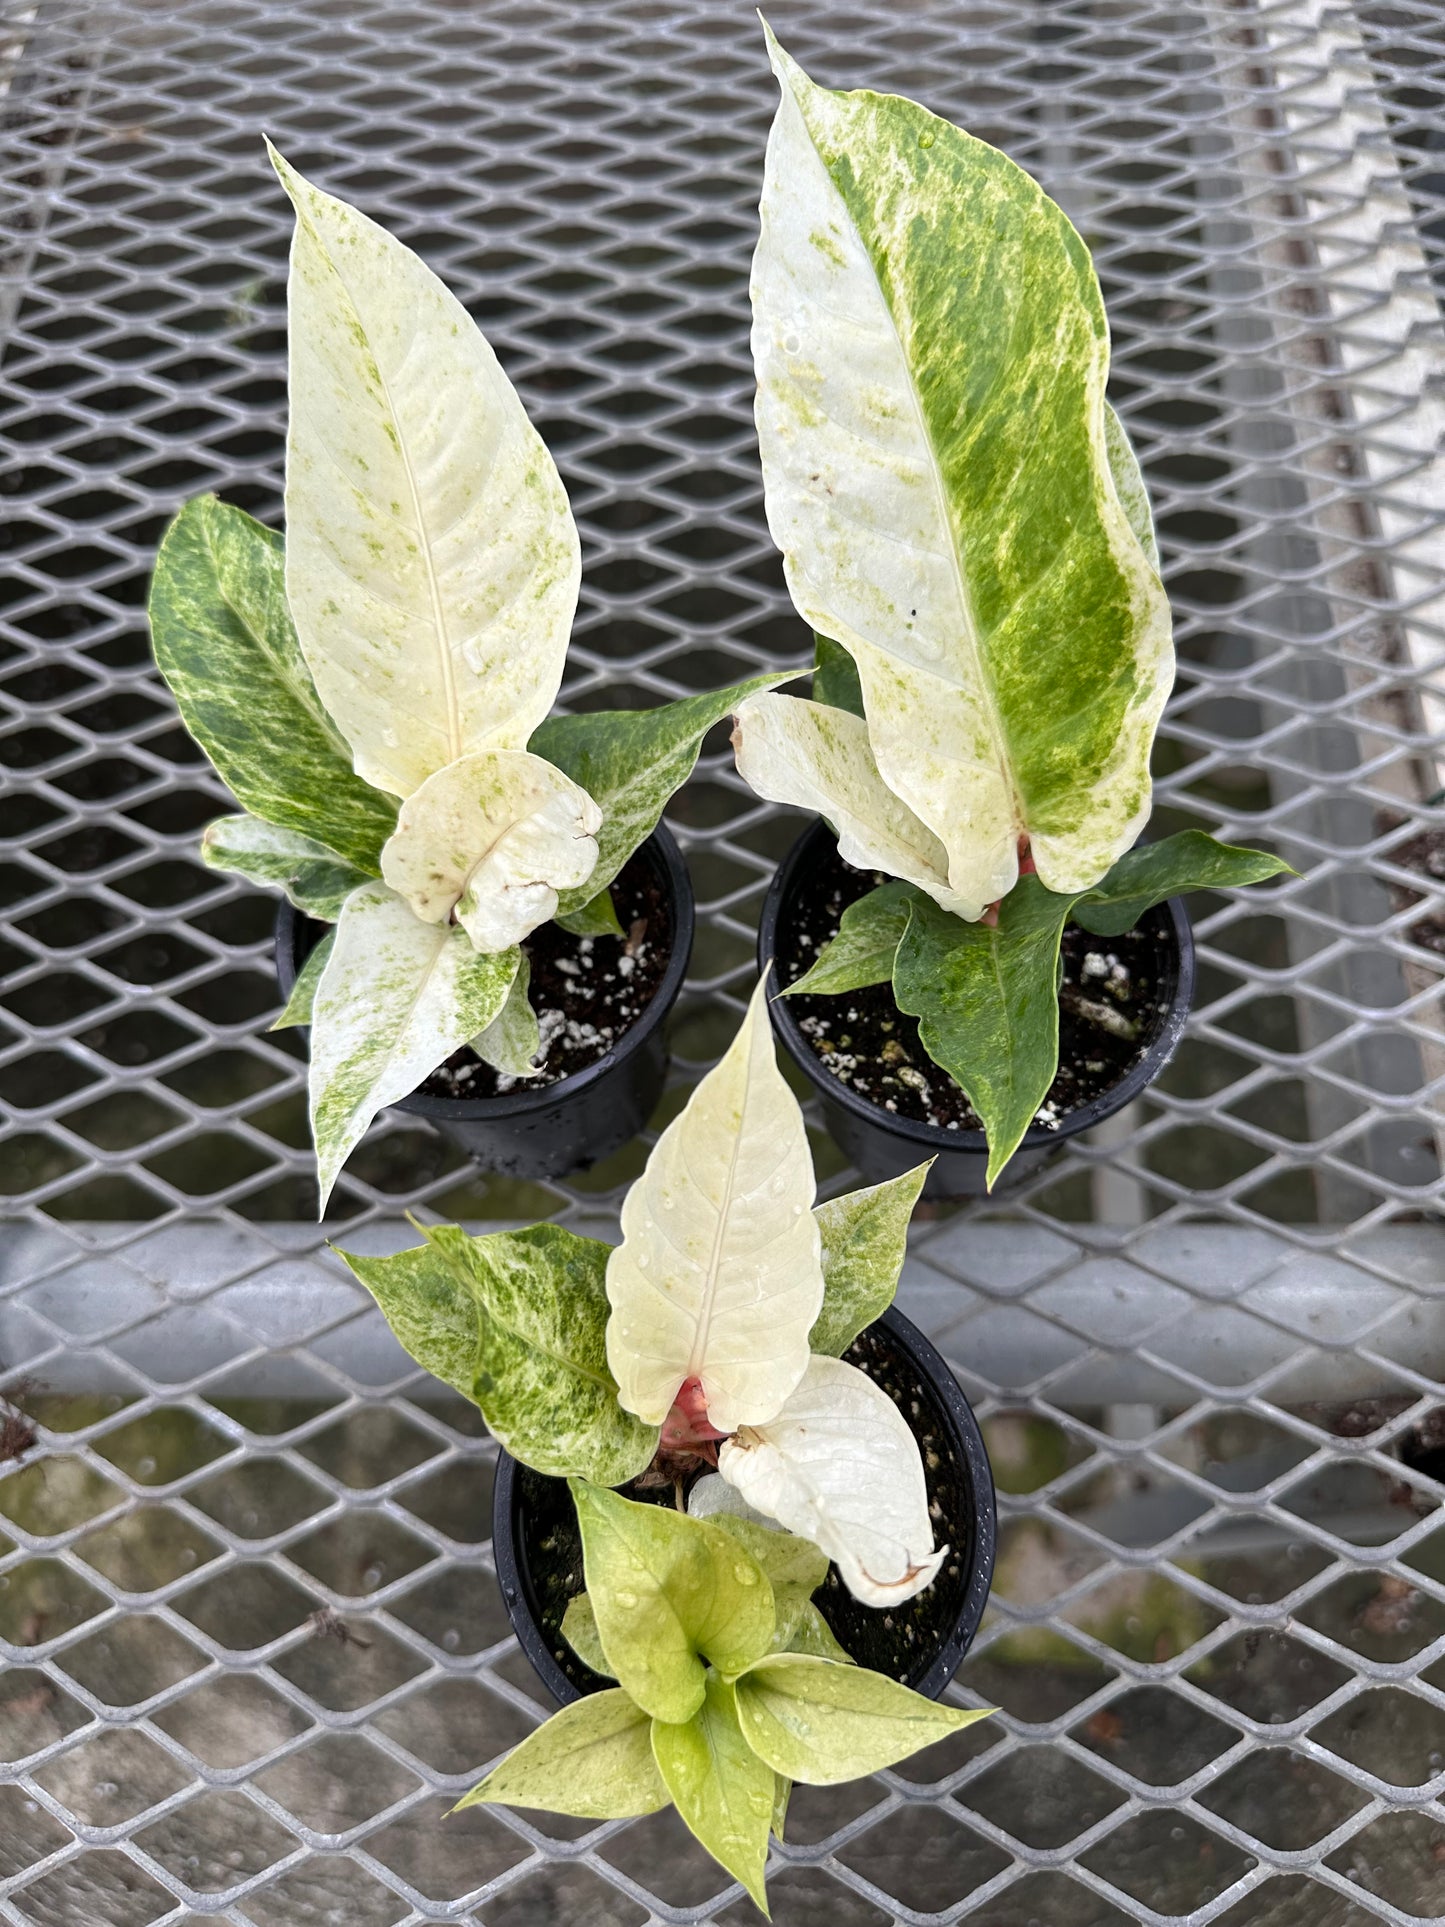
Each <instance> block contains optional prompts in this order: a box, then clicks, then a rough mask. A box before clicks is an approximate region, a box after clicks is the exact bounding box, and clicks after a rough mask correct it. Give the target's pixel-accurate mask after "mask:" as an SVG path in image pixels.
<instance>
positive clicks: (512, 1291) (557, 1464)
mask: <svg viewBox="0 0 1445 1927" xmlns="http://www.w3.org/2000/svg"><path fill="white" fill-rule="evenodd" d="M422 1231H423V1233H424V1235H425V1238H426V1243H425V1244H424V1245H422V1246H421V1247H420V1248H419V1249H416V1250H412V1251H403V1252H399V1253H397V1255H396V1256H395V1257H390V1258H366V1257H360V1256H357V1255H356V1254H354V1253H351V1252H342V1254H341V1255H342V1257H343V1258H345V1260H346V1262H347V1264H348V1265H350V1267H351V1269H352V1270H353V1271H354V1272H355V1273H356V1276H357V1277H358V1278H359V1279H360V1280H361V1282H362V1284H364V1285H365V1286H366V1288H367V1290H368V1291H369V1292H371V1294H372V1295H373V1297H374V1298H375V1299H376V1301H377V1303H378V1304H379V1305H380V1306H381V1309H382V1311H383V1312H384V1313H385V1315H386V1320H387V1323H388V1324H389V1325H390V1326H391V1328H392V1330H393V1331H394V1332H395V1334H396V1337H397V1340H398V1342H399V1343H400V1344H402V1345H403V1346H404V1347H405V1348H406V1350H407V1351H408V1352H410V1354H411V1356H412V1357H413V1358H414V1359H415V1360H416V1361H417V1363H418V1364H419V1365H423V1366H425V1367H426V1369H427V1370H428V1371H429V1372H433V1373H435V1375H436V1376H437V1377H438V1378H440V1379H443V1380H444V1381H445V1382H446V1383H447V1384H448V1385H451V1386H453V1387H455V1389H456V1390H458V1391H459V1392H461V1393H462V1394H463V1395H464V1396H465V1397H467V1398H470V1399H473V1400H474V1401H475V1402H476V1404H477V1405H479V1406H480V1407H481V1411H482V1416H483V1417H484V1418H485V1419H486V1421H487V1425H488V1427H489V1429H490V1430H491V1431H492V1433H493V1434H494V1435H495V1436H496V1438H497V1439H499V1440H500V1442H501V1443H502V1444H503V1445H504V1446H505V1447H506V1449H507V1450H508V1451H509V1452H510V1453H511V1454H512V1456H513V1457H514V1458H517V1459H520V1460H521V1461H522V1463H523V1464H524V1465H530V1466H531V1467H532V1469H533V1470H534V1471H536V1472H541V1473H544V1474H545V1475H547V1476H549V1477H553V1478H563V1477H566V1476H568V1475H569V1474H573V1473H575V1474H578V1475H579V1476H582V1477H585V1478H589V1479H595V1480H596V1481H597V1482H598V1483H599V1484H602V1485H623V1484H625V1483H626V1482H627V1481H628V1480H629V1479H634V1478H636V1477H637V1475H638V1473H640V1472H641V1471H643V1470H644V1469H645V1468H646V1466H647V1464H648V1462H649V1461H650V1459H651V1458H652V1455H653V1453H654V1452H655V1451H656V1449H657V1432H656V1430H655V1429H654V1428H653V1427H652V1426H647V1425H641V1424H639V1423H638V1421H637V1420H636V1419H634V1418H633V1417H632V1416H631V1415H630V1414H629V1413H627V1412H624V1411H623V1410H622V1408H621V1406H620V1405H619V1404H618V1402H617V1387H616V1385H615V1384H614V1382H613V1379H612V1375H611V1373H610V1372H609V1371H608V1369H607V1350H606V1337H605V1331H606V1324H607V1295H606V1285H605V1274H606V1267H607V1255H608V1252H609V1250H610V1246H608V1245H605V1244H602V1243H600V1242H599V1241H598V1240H597V1239H594V1238H579V1237H578V1236H577V1234H576V1233H575V1232H573V1231H568V1230H566V1229H565V1227H563V1226H562V1225H555V1224H538V1225H532V1226H530V1227H529V1228H528V1229H526V1230H524V1231H494V1232H491V1233H490V1234H489V1235H488V1236H486V1237H481V1238H472V1237H468V1235H467V1234H466V1232H464V1231H461V1230H459V1229H458V1228H457V1227H456V1226H455V1225H424V1226H423V1227H422Z"/></svg>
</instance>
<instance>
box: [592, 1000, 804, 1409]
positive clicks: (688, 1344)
mask: <svg viewBox="0 0 1445 1927" xmlns="http://www.w3.org/2000/svg"><path fill="white" fill-rule="evenodd" d="M813 1193H814V1182H813V1160H812V1157H811V1155H810V1153H809V1150H808V1137H807V1132H806V1130H805V1129H804V1126H803V1114H802V1111H801V1110H800V1109H799V1107H798V1100H797V1099H796V1098H795V1097H794V1096H793V1093H792V1091H791V1090H789V1088H788V1085H787V1083H786V1081H785V1079H784V1078H783V1075H782V1073H781V1072H780V1071H779V1069H778V1065H777V1057H776V1054H775V1052H774V1048H773V1033H772V1029H771V1027H770V1025H769V1023H768V1008H767V1001H766V992H765V988H764V985H763V984H761V983H760V984H759V985H758V987H757V989H756V990H755V991H754V992H753V998H752V1002H751V1004H750V1005H749V1006H748V1013H747V1016H746V1017H745V1018H744V1019H743V1024H742V1028H741V1029H740V1030H739V1032H738V1034H737V1036H736V1037H735V1038H734V1040H733V1042H732V1044H731V1046H730V1047H729V1049H728V1052H727V1055H726V1056H725V1057H724V1058H723V1060H722V1062H721V1063H720V1064H718V1065H717V1066H716V1067H715V1068H714V1069H713V1070H711V1071H709V1072H708V1074H707V1076H706V1077H705V1078H704V1079H703V1080H702V1082H701V1083H700V1084H699V1085H698V1087H697V1089H696V1090H695V1091H694V1092H693V1094H692V1096H691V1097H690V1098H689V1099H688V1102H687V1107H686V1109H685V1110H684V1111H683V1112H682V1114H681V1115H680V1116H679V1117H676V1118H674V1119H673V1121H672V1123H671V1124H669V1125H668V1127H667V1129H666V1130H665V1131H664V1132H663V1134H662V1136H661V1137H660V1138H659V1139H658V1141H657V1144H656V1146H655V1147H654V1149H653V1152H652V1155H651V1156H650V1157H649V1158H648V1160H647V1168H646V1169H645V1170H644V1172H643V1174H642V1176H641V1177H640V1178H639V1179H638V1180H637V1182H636V1184H634V1185H633V1187H632V1189H631V1190H630V1191H629V1192H628V1194H627V1197H626V1199H625V1200H624V1202H623V1206H622V1243H621V1245H619V1246H618V1248H617V1249H616V1250H615V1251H614V1252H613V1254H612V1257H611V1259H610V1260H609V1261H608V1266H607V1296H608V1298H609V1299H610V1300H611V1303H612V1316H611V1318H610V1319H609V1320H608V1325H607V1362H608V1364H609V1365H610V1366H611V1368H612V1375H613V1377H614V1378H615V1379H616V1380H617V1384H618V1394H619V1397H620V1398H621V1400H622V1403H623V1405H624V1406H625V1407H626V1409H627V1410H628V1411H629V1412H635V1413H636V1414H637V1416H638V1417H639V1418H641V1419H645V1420H647V1422H648V1423H649V1424H653V1425H657V1424H661V1422H662V1420H663V1419H664V1418H666V1416H667V1413H668V1410H669V1408H670V1407H671V1405H672V1402H673V1400H674V1398H675V1397H676V1396H677V1393H678V1390H679V1388H680V1387H681V1386H682V1384H683V1383H684V1381H685V1380H687V1379H689V1378H697V1379H700V1380H701V1382H702V1392H703V1397H704V1400H705V1402H706V1405H707V1412H708V1417H709V1418H710V1419H711V1421H712V1423H713V1425H714V1426H716V1427H717V1429H718V1430H719V1431H722V1432H731V1431H732V1430H734V1429H735V1427H737V1426H739V1425H743V1424H747V1423H749V1422H750V1421H752V1420H756V1419H763V1418H770V1417H771V1416H772V1414H773V1413H774V1412H776V1411H777V1409H778V1407H779V1406H780V1405H781V1404H782V1402H783V1400H784V1399H785V1398H786V1397H787V1395H788V1393H789V1392H790V1391H791V1390H792V1389H793V1387H794V1386H795V1385H796V1384H797V1382H798V1380H799V1379H800V1378H801V1377H802V1375H803V1373H804V1371H805V1370H806V1368H807V1363H808V1333H809V1331H810V1330H811V1329H812V1325H813V1320H814V1319H815V1318H816V1317H817V1315H818V1308H819V1306H820V1305H821V1304H822V1302H823V1271H822V1259H821V1247H820V1240H819V1235H818V1227H817V1225H816V1223H815V1222H814V1220H813V1214H812V1209H811V1207H812V1202H813Z"/></svg>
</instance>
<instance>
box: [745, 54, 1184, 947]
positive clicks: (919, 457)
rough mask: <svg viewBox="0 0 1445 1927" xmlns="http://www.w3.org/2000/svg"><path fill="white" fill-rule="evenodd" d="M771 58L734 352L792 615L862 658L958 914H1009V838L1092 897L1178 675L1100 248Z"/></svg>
mask: <svg viewBox="0 0 1445 1927" xmlns="http://www.w3.org/2000/svg"><path fill="white" fill-rule="evenodd" d="M769 50H770V54H771V57H772V61H773V67H774V71H775V73H776V75H777V77H778V81H779V84H780V88H781V100H780V104H779V108H778V113H777V117H776V119H775V121H774V123H773V128H772V132H771V134H770V137H769V141H768V150H767V159H766V163H765V170H764V181H763V194H762V209H761V235H760V239H759V243H758V248H757V253H756V255H755V257H754V262H753V273H752V297H753V337H752V339H753V353H754V360H755V363H756V367H757V374H758V396H757V422H758V435H759V443H760V447H761V452H762V462H763V477H764V488H765V498H766V505H767V512H768V522H769V527H770V528H771V530H772V534H773V538H774V540H775V541H776V542H777V544H778V546H779V548H780V549H781V550H782V552H783V557H784V566H785V570H786V574H787V579H788V585H789V588H790V590H791V592H792V596H793V600H794V602H795V603H796V605H797V607H798V609H799V611H800V613H801V614H802V615H803V617H804V619H805V620H807V621H808V622H810V623H811V624H812V625H813V627H814V629H815V630H817V631H818V632H819V633H821V634H822V635H824V636H826V637H828V638H830V639H831V640H832V641H833V642H835V643H836V644H838V645H841V647H842V648H843V649H844V650H845V651H846V653H847V654H848V656H850V657H851V658H852V660H853V663H854V664H855V666H856V669H857V673H858V677H859V681H860V684H861V690H862V696H863V703H864V708H865V711H866V715H867V735H868V742H869V744H870V746H871V750H872V754H873V757H874V758H875V760H876V764H877V769H878V772H879V774H880V776H881V779H882V781H883V783H884V784H885V785H886V786H887V788H888V789H889V790H890V791H891V792H893V794H894V795H895V796H896V797H897V798H898V799H900V800H901V802H902V803H903V804H905V805H906V806H907V808H908V810H909V811H910V812H911V813H912V815H913V816H914V817H916V818H917V819H918V820H919V822H921V823H922V824H923V825H924V826H926V827H927V829H928V830H929V831H930V832H931V833H932V834H933V836H934V837H935V838H936V839H937V841H938V842H939V843H940V844H942V846H943V848H944V850H945V852H946V864H947V883H948V887H949V889H950V891H951V892H952V893H953V896H954V899H955V901H954V902H952V903H951V904H949V906H948V907H949V908H951V909H954V910H955V911H957V912H958V913H959V914H961V915H965V916H968V917H971V918H972V917H977V916H979V915H980V914H981V913H982V911H983V910H984V908H985V907H986V906H987V905H988V904H990V903H993V902H995V901H997V899H998V898H1000V897H1002V896H1003V895H1004V894H1005V893H1006V892H1007V891H1008V890H1009V889H1010V887H1011V886H1012V884H1013V882H1014V881H1015V878H1016V876H1017V874H1018V856H1017V851H1018V843H1019V839H1020V837H1021V836H1027V837H1028V839H1029V843H1030V847H1031V849H1032V851H1033V855H1034V859H1035V862H1036V863H1037V865H1038V870H1039V874H1040V876H1041V877H1042V878H1043V880H1044V882H1045V884H1046V885H1048V886H1049V887H1050V888H1052V889H1055V890H1059V891H1078V890H1081V889H1085V888H1088V887H1089V886H1090V885H1092V884H1094V883H1097V882H1098V880H1099V879H1100V878H1101V877H1102V876H1103V875H1104V873H1105V872H1106V871H1107V869H1108V868H1109V866H1110V864H1111V863H1112V862H1113V861H1114V860H1115V859H1116V858H1117V857H1118V856H1119V855H1120V854H1121V853H1122V852H1123V851H1124V850H1126V849H1127V848H1128V847H1129V845H1130V844H1131V843H1132V842H1133V841H1134V839H1135V837H1136V836H1137V835H1138V833H1139V831H1140V829H1141V828H1142V826H1143V824H1144V822H1145V820H1146V818H1147V815H1148V809H1149V794H1150V786H1149V769H1148V763H1149V749H1150V744H1151V742H1152V738H1153V734H1154V729H1155V726H1156V724H1157V721H1158V717H1159V714H1160V711H1161V709H1162V707H1163V703H1164V700H1165V697H1166V696H1167V694H1168V692H1169V687H1170V683H1171V680H1172V676H1173V654H1172V648H1171V643H1170V624H1169V611H1168V605H1167V602H1166V600H1165V596H1164V591H1163V588H1162V585H1161V583H1160V580H1159V575H1158V571H1157V568H1156V566H1155V562H1154V559H1153V556H1152V554H1151V549H1150V546H1147V545H1146V541H1145V540H1144V539H1142V538H1141V530H1143V531H1147V527H1148V523H1147V505H1146V503H1145V502H1144V498H1143V492H1142V488H1141V487H1140V486H1139V484H1138V471H1137V465H1136V464H1134V462H1133V461H1132V458H1131V457H1130V456H1129V454H1128V450H1127V444H1126V442H1125V441H1124V438H1123V435H1122V431H1121V430H1120V428H1119V425H1118V423H1117V422H1115V421H1113V420H1112V419H1111V417H1110V415H1109V411H1108V408H1107V405H1106V402H1105V399H1104V386H1105V381H1106V378H1107V375H1108V369H1109V336H1108V327H1107V323H1106V320H1105V316H1104V308H1103V302H1102V299H1101V297H1100V293H1099V285H1098V280H1097V277H1096V275H1095V273H1094V269H1093V265H1092V263H1091V262H1090V259H1089V255H1088V250H1087V249H1086V247H1085V246H1084V244H1083V242H1082V241H1081V240H1080V238H1079V236H1078V235H1077V234H1076V233H1075V231H1074V229H1073V228H1072V227H1071V226H1070V224H1069V222H1068V220H1067V219H1066V218H1065V216H1064V214H1063V213H1062V211H1061V210H1060V209H1059V208H1058V207H1057V206H1055V205H1054V203H1053V202H1051V201H1050V200H1049V199H1048V198H1047V197H1046V196H1045V195H1044V193H1043V191H1042V190H1041V189H1040V188H1039V187H1038V185H1037V184H1036V183H1035V182H1034V181H1033V180H1031V179H1030V177H1029V176H1028V175H1027V174H1025V173H1024V172H1023V170H1022V169H1020V168H1019V167H1017V166H1015V164H1014V163H1013V162H1012V161H1010V160H1009V159H1007V157H1006V156H1004V155H1003V154H1000V153H999V152H998V151H997V150H995V149H994V148H991V147H989V146H987V145H985V143H983V142H982V141H979V140H976V139H974V138H973V137H972V136H970V135H968V134H966V133H963V132H962V131H961V130H960V129H958V128H956V127H953V126H951V125H950V124H949V123H948V122H947V121H944V120H940V119H938V118H937V117H936V116H934V115H932V114H930V113H928V112H927V111H926V110H925V109H923V108H922V107H919V106H918V105H916V104H915V103H914V102H912V101H909V100H904V99H900V98H898V97H895V96H890V95H882V94H875V93H832V92H829V91H828V90H827V89H825V88H821V87H818V86H815V85H814V84H813V82H812V81H810V80H809V79H808V77H807V75H806V74H804V73H803V71H802V70H801V68H799V67H798V65H797V64H796V62H794V61H793V60H792V59H790V57H789V56H788V55H787V54H786V53H784V52H783V50H782V49H781V48H780V47H779V46H778V45H777V43H776V41H775V40H773V39H772V36H771V35H769ZM825 813H827V812H825ZM900 873H901V872H900ZM919 881H922V880H921V879H919Z"/></svg>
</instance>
